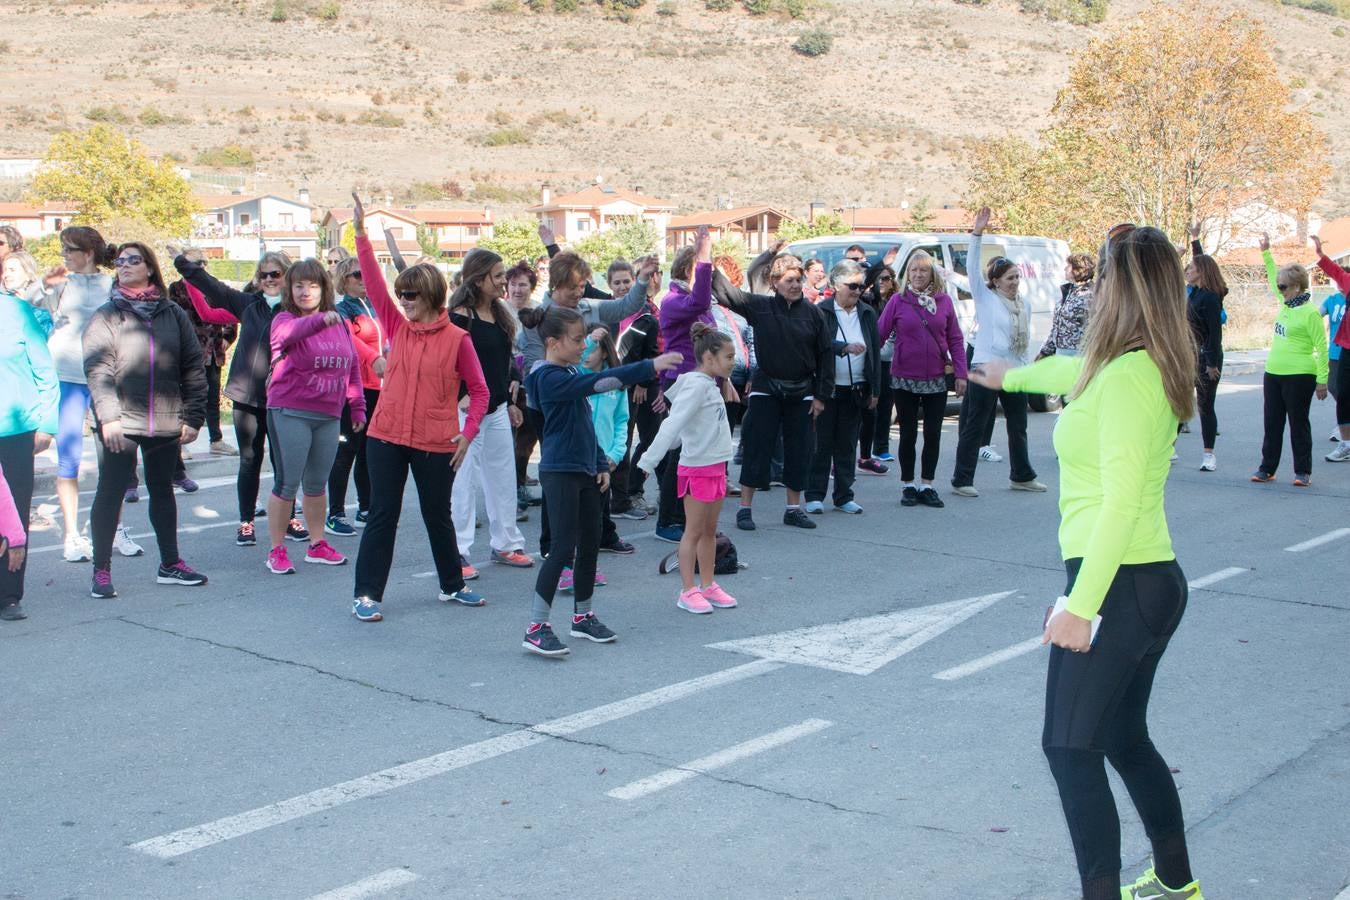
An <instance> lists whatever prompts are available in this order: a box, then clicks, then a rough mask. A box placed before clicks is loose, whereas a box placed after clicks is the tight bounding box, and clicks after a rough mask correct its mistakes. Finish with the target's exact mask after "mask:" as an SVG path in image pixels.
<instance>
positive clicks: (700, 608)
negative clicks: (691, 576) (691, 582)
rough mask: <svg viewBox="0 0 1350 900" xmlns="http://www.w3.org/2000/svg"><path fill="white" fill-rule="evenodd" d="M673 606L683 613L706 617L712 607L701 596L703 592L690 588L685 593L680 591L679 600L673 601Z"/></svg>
mask: <svg viewBox="0 0 1350 900" xmlns="http://www.w3.org/2000/svg"><path fill="white" fill-rule="evenodd" d="M675 605H676V606H678V607H679V608H680V609H682V610H684V611H685V612H691V613H694V614H695V615H700V616H701V615H706V614H707V613H710V612H712V611H713V610H712V605H711V604H709V603H708V601H707V599H706V598H705V597H704V596H703V592H702V591H700V590H699V589H698V588H697V587H691V588H690V589H689V590H687V591H680V599H679V600H676V601H675Z"/></svg>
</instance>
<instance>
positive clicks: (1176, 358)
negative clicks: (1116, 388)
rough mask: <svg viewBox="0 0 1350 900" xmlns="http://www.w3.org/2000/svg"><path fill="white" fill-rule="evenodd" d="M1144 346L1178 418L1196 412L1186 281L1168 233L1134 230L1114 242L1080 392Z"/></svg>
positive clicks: (1089, 333) (1091, 329)
mask: <svg viewBox="0 0 1350 900" xmlns="http://www.w3.org/2000/svg"><path fill="white" fill-rule="evenodd" d="M1139 346H1142V347H1143V348H1144V352H1146V353H1147V354H1148V355H1149V358H1150V359H1152V360H1153V363H1154V365H1156V366H1157V367H1158V371H1159V373H1161V375H1162V382H1163V392H1164V393H1165V394H1166V395H1167V403H1168V405H1169V406H1171V407H1172V412H1173V413H1174V414H1175V415H1176V417H1177V419H1178V420H1180V421H1182V422H1185V421H1186V420H1188V419H1190V417H1191V415H1192V414H1193V413H1194V412H1195V353H1196V349H1195V338H1194V337H1193V336H1192V334H1191V328H1190V325H1189V324H1187V322H1186V279H1185V276H1184V274H1183V272H1182V268H1181V257H1180V256H1178V255H1177V251H1176V248H1175V247H1174V246H1173V245H1172V242H1171V240H1169V239H1168V237H1167V235H1165V234H1163V233H1162V232H1161V231H1159V230H1158V229H1156V228H1135V229H1133V230H1132V231H1129V232H1127V233H1126V234H1124V235H1122V236H1120V237H1118V238H1116V239H1114V240H1112V241H1111V242H1110V246H1109V248H1108V250H1107V256H1106V269H1105V271H1104V273H1103V274H1102V277H1101V279H1100V281H1099V282H1098V285H1097V290H1096V294H1095V297H1094V300H1093V306H1092V318H1091V320H1090V321H1089V322H1088V328H1087V339H1086V345H1085V349H1084V351H1083V357H1084V359H1083V374H1082V376H1081V377H1080V378H1079V379H1078V384H1077V385H1075V386H1074V389H1073V395H1074V396H1077V395H1079V394H1081V393H1082V392H1083V391H1084V390H1085V389H1086V388H1087V386H1088V384H1090V383H1091V382H1092V379H1093V378H1095V377H1097V374H1098V373H1099V372H1101V370H1102V369H1103V368H1105V367H1106V365H1107V364H1108V363H1110V362H1112V361H1113V360H1115V359H1117V358H1119V357H1120V356H1121V355H1123V354H1124V353H1126V352H1128V351H1130V350H1132V349H1134V348H1136V347H1139Z"/></svg>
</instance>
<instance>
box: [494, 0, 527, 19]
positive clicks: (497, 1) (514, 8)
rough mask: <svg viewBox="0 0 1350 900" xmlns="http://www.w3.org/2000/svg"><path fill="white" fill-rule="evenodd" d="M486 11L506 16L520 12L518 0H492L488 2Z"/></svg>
mask: <svg viewBox="0 0 1350 900" xmlns="http://www.w3.org/2000/svg"><path fill="white" fill-rule="evenodd" d="M488 12H494V13H498V14H500V15H506V16H509V15H512V14H514V13H518V12H520V0H492V2H491V3H489V4H488Z"/></svg>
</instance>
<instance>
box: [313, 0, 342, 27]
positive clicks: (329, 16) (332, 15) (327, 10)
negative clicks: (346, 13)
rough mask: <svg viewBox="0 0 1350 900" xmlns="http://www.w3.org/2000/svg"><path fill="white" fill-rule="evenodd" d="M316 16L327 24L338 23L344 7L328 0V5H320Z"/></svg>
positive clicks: (332, 0)
mask: <svg viewBox="0 0 1350 900" xmlns="http://www.w3.org/2000/svg"><path fill="white" fill-rule="evenodd" d="M314 14H315V15H316V16H318V17H319V18H320V19H323V20H324V21H325V22H336V21H337V19H338V16H340V15H342V6H341V5H340V4H339V3H337V2H336V0H328V2H327V3H323V4H320V5H319V8H318V9H317V10H315V12H314Z"/></svg>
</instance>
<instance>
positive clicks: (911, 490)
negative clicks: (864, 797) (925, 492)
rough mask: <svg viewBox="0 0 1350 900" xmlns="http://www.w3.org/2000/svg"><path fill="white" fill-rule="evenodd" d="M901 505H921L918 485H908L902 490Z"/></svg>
mask: <svg viewBox="0 0 1350 900" xmlns="http://www.w3.org/2000/svg"><path fill="white" fill-rule="evenodd" d="M900 505H901V506H918V505H919V489H918V488H916V487H906V488H905V489H904V490H903V491H901V492H900Z"/></svg>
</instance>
